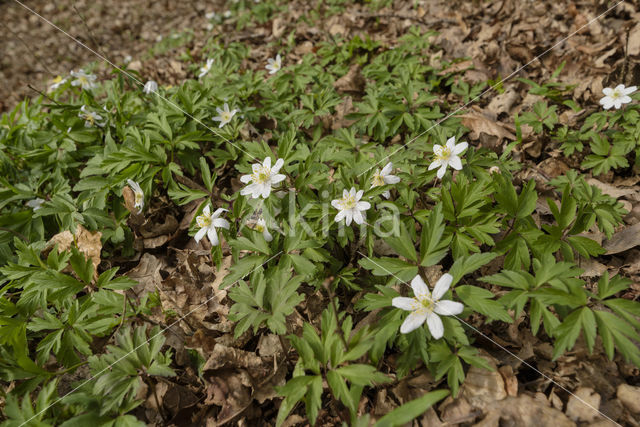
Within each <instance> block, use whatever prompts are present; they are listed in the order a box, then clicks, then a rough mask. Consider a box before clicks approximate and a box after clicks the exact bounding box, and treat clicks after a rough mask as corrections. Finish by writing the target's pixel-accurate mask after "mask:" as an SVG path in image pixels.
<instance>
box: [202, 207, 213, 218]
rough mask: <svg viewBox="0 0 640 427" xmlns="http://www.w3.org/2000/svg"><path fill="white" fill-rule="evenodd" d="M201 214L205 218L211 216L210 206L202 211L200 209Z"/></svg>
mask: <svg viewBox="0 0 640 427" xmlns="http://www.w3.org/2000/svg"><path fill="white" fill-rule="evenodd" d="M202 213H203V214H204V215H206V216H210V215H211V205H207V206H205V207H204V209H202Z"/></svg>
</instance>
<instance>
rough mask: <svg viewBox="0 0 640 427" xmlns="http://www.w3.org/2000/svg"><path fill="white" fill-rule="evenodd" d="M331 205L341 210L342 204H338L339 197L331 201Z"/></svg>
mask: <svg viewBox="0 0 640 427" xmlns="http://www.w3.org/2000/svg"><path fill="white" fill-rule="evenodd" d="M331 206H333V207H334V208H336V209H338V210H342V205H341V204H340V199H335V200H332V201H331Z"/></svg>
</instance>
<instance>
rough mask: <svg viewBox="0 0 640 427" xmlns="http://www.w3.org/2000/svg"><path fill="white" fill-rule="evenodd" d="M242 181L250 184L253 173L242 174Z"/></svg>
mask: <svg viewBox="0 0 640 427" xmlns="http://www.w3.org/2000/svg"><path fill="white" fill-rule="evenodd" d="M240 182H242V183H243V184H248V183H250V182H251V175H242V176H241V177H240Z"/></svg>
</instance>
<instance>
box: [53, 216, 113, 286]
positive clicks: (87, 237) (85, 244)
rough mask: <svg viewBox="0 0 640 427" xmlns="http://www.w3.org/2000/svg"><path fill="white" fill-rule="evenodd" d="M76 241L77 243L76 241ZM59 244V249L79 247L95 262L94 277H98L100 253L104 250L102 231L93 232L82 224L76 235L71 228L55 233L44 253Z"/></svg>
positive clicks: (78, 227)
mask: <svg viewBox="0 0 640 427" xmlns="http://www.w3.org/2000/svg"><path fill="white" fill-rule="evenodd" d="M74 242H75V243H74ZM56 244H57V245H58V251H67V250H69V249H70V248H71V246H75V247H77V248H78V250H79V251H80V252H82V253H83V254H84V256H85V257H87V258H90V259H91V263H92V264H93V278H94V280H95V279H97V278H98V265H100V253H101V252H102V233H101V232H99V231H96V232H91V231H89V230H87V229H86V228H84V227H83V226H82V225H81V224H78V226H77V227H76V232H75V235H74V234H71V232H70V231H69V230H65V231H63V232H61V233H58V234H56V235H54V236H53V237H52V238H51V239H50V240H49V241H48V242H47V245H46V246H45V250H44V251H43V253H44V254H47V253H48V252H50V251H51V249H53V247H54V246H55V245H56Z"/></svg>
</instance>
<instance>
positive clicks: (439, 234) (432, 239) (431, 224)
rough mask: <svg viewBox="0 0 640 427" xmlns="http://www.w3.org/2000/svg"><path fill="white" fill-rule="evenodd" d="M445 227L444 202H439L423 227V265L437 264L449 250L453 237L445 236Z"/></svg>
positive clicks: (421, 259)
mask: <svg viewBox="0 0 640 427" xmlns="http://www.w3.org/2000/svg"><path fill="white" fill-rule="evenodd" d="M444 229H445V226H444V216H443V215H442V204H441V203H438V204H437V205H436V206H435V207H434V208H433V210H432V211H431V214H430V215H429V218H428V219H427V222H426V223H425V224H424V225H423V227H422V233H421V235H420V265H421V266H424V267H429V266H431V265H435V264H437V263H438V262H440V260H441V259H442V258H444V256H445V255H446V254H447V252H448V251H449V243H450V242H451V238H452V237H451V236H449V237H448V238H443V235H444Z"/></svg>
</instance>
